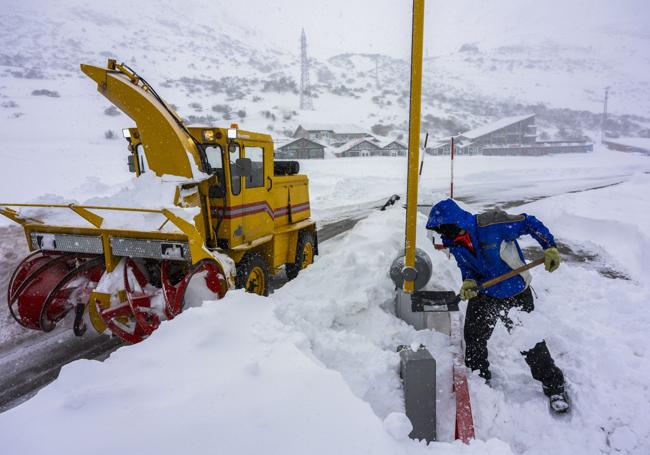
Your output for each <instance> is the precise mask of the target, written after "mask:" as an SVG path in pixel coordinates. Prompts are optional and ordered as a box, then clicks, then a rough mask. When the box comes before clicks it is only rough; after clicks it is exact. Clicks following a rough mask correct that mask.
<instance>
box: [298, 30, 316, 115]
mask: <svg viewBox="0 0 650 455" xmlns="http://www.w3.org/2000/svg"><path fill="white" fill-rule="evenodd" d="M310 86H311V84H310V83H309V58H307V36H305V29H304V28H303V29H302V33H301V35H300V109H302V110H305V111H313V110H314V103H313V101H312V99H311V88H310Z"/></svg>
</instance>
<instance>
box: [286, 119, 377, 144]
mask: <svg viewBox="0 0 650 455" xmlns="http://www.w3.org/2000/svg"><path fill="white" fill-rule="evenodd" d="M368 136H370V134H368V132H366V131H363V130H362V129H361V128H359V127H358V126H356V125H352V124H345V123H301V124H300V125H298V128H296V131H295V132H294V133H293V137H295V138H301V137H302V138H305V139H311V140H321V141H326V142H330V143H340V144H343V143H344V142H348V141H351V140H353V139H361V138H365V137H368Z"/></svg>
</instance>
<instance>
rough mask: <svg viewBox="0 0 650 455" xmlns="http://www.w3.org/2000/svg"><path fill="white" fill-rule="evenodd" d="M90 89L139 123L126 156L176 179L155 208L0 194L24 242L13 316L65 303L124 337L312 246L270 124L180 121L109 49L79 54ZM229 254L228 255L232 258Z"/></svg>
mask: <svg viewBox="0 0 650 455" xmlns="http://www.w3.org/2000/svg"><path fill="white" fill-rule="evenodd" d="M81 70H82V71H83V72H84V73H85V74H86V75H87V76H88V77H90V78H91V79H93V80H94V81H95V82H96V83H97V90H98V91H99V92H100V93H101V94H102V95H104V96H105V97H106V98H108V99H109V100H110V101H111V102H112V103H113V104H114V105H115V106H116V107H118V108H119V109H121V110H122V111H123V112H124V113H125V114H126V115H128V116H129V117H130V118H131V119H132V120H133V121H134V122H135V124H136V126H135V127H133V128H128V129H125V130H123V135H124V137H125V139H126V141H127V142H128V150H129V153H130V154H129V156H128V165H129V168H130V170H131V172H134V173H135V174H136V175H137V176H138V177H140V176H142V175H144V174H146V173H153V174H155V175H156V176H158V177H162V178H163V180H165V179H167V181H170V180H171V181H173V182H175V183H174V185H175V196H174V197H173V200H170V201H165V203H163V204H162V207H163V208H156V209H153V208H151V209H149V208H130V207H113V206H89V205H77V204H69V205H61V204H58V205H57V204H11V203H0V214H2V215H4V216H6V217H8V218H10V219H11V220H13V221H15V222H17V223H19V224H21V225H22V227H23V228H24V230H25V235H26V238H27V243H28V246H29V248H30V250H31V251H32V253H31V254H30V255H29V256H28V257H26V258H25V259H24V260H23V261H22V262H21V263H20V265H19V266H18V267H17V268H16V270H15V272H14V274H13V276H12V278H11V281H10V282H9V287H8V296H7V297H8V304H9V309H10V311H11V314H12V315H13V317H14V318H15V319H16V321H18V322H19V323H20V324H21V325H23V326H25V327H28V328H30V329H35V330H43V331H50V330H52V329H53V328H54V327H55V325H56V324H57V323H58V322H59V321H61V320H62V319H63V318H64V317H65V316H66V314H68V313H69V312H70V311H71V310H73V309H74V310H75V311H74V315H75V317H74V324H73V330H74V332H75V334H76V335H79V336H81V335H83V333H84V332H85V329H86V324H85V322H84V319H85V318H86V315H87V317H89V320H90V322H91V323H92V325H93V327H94V328H95V329H96V330H97V331H98V332H104V331H106V330H109V331H110V332H111V333H113V334H114V335H116V336H118V337H120V338H122V339H124V340H125V341H127V342H130V343H137V342H139V341H142V340H143V339H144V338H146V337H147V336H149V335H150V334H151V333H152V332H153V331H154V330H155V329H156V328H157V327H158V326H159V325H160V323H161V321H163V320H165V319H172V318H174V317H175V316H177V315H178V314H179V313H180V312H181V311H182V310H183V308H184V306H185V296H186V291H188V290H189V289H192V290H193V292H195V293H198V295H201V296H208V297H209V296H212V298H220V297H223V295H224V294H225V293H226V291H227V290H228V289H231V288H234V287H237V288H245V289H246V290H247V291H248V292H252V293H255V294H259V295H268V293H269V285H270V283H269V277H270V275H272V274H274V273H277V272H279V271H280V269H281V268H282V267H284V268H285V270H286V274H287V276H288V278H289V279H292V278H295V277H296V276H297V275H298V273H299V271H300V270H301V269H303V268H305V267H307V266H308V265H309V264H311V263H312V262H313V260H314V256H315V255H316V254H318V241H317V235H316V225H315V222H314V221H313V220H311V219H310V205H309V183H308V179H307V176H305V175H300V174H298V172H299V166H298V163H297V162H293V161H274V150H273V141H272V138H271V136H269V135H267V134H260V133H254V132H250V131H243V130H240V129H239V128H238V126H237V125H234V124H233V125H231V126H230V128H217V127H189V126H186V125H185V124H184V123H183V121H182V119H181V118H180V117H179V116H178V114H177V113H176V112H175V111H174V110H173V109H172V108H171V107H170V106H169V105H168V104H167V103H166V102H165V101H163V100H162V98H161V97H160V96H158V94H157V93H156V92H155V90H154V89H153V88H152V87H151V86H150V85H149V84H148V83H147V82H146V81H145V80H144V79H143V78H142V77H140V76H139V75H138V74H136V73H135V72H134V71H133V70H132V69H130V68H129V67H128V66H126V65H125V64H118V63H116V61H115V60H109V61H108V65H107V67H106V68H101V67H97V66H91V65H81ZM233 265H234V266H233Z"/></svg>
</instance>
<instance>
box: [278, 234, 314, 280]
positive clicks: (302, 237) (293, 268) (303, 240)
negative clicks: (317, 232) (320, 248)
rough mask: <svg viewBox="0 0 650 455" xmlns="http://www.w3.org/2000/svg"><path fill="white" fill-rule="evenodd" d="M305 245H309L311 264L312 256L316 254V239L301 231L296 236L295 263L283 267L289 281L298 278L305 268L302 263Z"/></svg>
mask: <svg viewBox="0 0 650 455" xmlns="http://www.w3.org/2000/svg"><path fill="white" fill-rule="evenodd" d="M307 245H311V251H312V262H313V256H314V255H315V254H316V239H315V237H314V233H313V232H311V231H301V232H300V234H299V235H298V244H297V245H296V261H295V262H294V263H293V264H286V265H285V271H286V273H287V278H288V279H289V280H293V279H294V278H295V277H297V276H298V274H299V273H300V271H301V270H302V269H303V268H305V267H303V261H304V260H305V246H307Z"/></svg>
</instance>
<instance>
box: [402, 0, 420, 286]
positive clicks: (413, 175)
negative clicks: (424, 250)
mask: <svg viewBox="0 0 650 455" xmlns="http://www.w3.org/2000/svg"><path fill="white" fill-rule="evenodd" d="M423 47H424V0H413V28H412V35H411V106H410V110H409V156H408V183H407V186H408V187H407V192H406V229H405V231H406V232H405V242H404V243H405V250H406V255H405V258H404V270H403V275H404V292H406V293H409V294H410V293H412V292H413V290H414V283H415V275H416V272H415V232H416V231H415V228H416V222H417V216H418V171H419V169H418V167H419V166H418V165H419V164H420V156H419V155H420V111H421V104H422V49H423Z"/></svg>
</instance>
